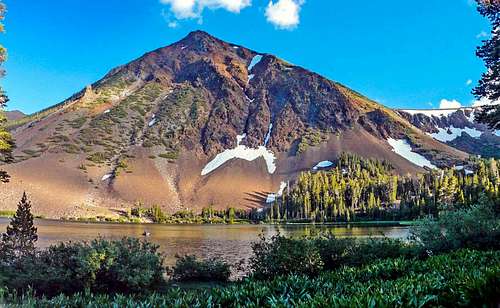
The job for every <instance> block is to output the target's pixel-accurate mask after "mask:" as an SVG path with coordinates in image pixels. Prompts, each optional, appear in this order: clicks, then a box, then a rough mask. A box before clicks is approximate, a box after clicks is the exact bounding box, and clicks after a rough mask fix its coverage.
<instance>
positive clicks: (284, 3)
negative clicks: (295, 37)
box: [266, 0, 304, 29]
mask: <svg viewBox="0 0 500 308" xmlns="http://www.w3.org/2000/svg"><path fill="white" fill-rule="evenodd" d="M302 4H304V1H303V0H278V2H276V3H274V2H273V1H272V0H271V1H269V4H268V5H267V7H266V18H267V21H268V22H270V23H272V24H273V25H275V26H276V27H277V28H280V29H293V28H295V27H297V25H298V24H299V23H300V17H299V13H300V8H301V5H302Z"/></svg>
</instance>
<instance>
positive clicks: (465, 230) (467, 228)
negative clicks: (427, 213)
mask: <svg viewBox="0 0 500 308" xmlns="http://www.w3.org/2000/svg"><path fill="white" fill-rule="evenodd" d="M411 234H412V239H413V240H414V241H415V242H417V243H419V244H420V245H421V246H422V247H423V249H425V250H427V251H429V252H432V253H442V252H447V251H451V250H455V249H459V248H472V249H500V220H499V219H498V218H497V217H496V214H495V209H494V207H493V205H491V204H488V203H486V202H484V201H483V202H482V203H480V204H478V205H474V206H472V207H470V208H468V209H462V210H456V211H446V212H443V213H441V214H440V217H439V220H434V219H430V218H428V219H424V220H421V221H419V222H418V223H417V224H416V225H415V226H414V227H413V228H412V230H411Z"/></svg>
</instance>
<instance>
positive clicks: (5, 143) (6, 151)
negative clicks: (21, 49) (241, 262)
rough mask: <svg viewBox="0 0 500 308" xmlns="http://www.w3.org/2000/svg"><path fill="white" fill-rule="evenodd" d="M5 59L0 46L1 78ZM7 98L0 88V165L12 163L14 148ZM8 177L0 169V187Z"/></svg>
mask: <svg viewBox="0 0 500 308" xmlns="http://www.w3.org/2000/svg"><path fill="white" fill-rule="evenodd" d="M5 11H6V8H5V4H4V3H3V2H1V1H0V33H3V32H4V26H3V23H2V22H1V21H3V19H4V15H5ZM6 59H7V49H5V47H3V46H2V45H0V72H1V74H0V77H3V75H4V74H5V71H4V69H3V67H1V66H2V65H3V62H4V61H5V60H6ZM8 101H9V98H8V97H7V95H6V94H5V92H4V90H3V89H2V87H0V163H8V162H12V161H13V157H12V149H13V148H14V139H13V138H12V135H11V134H10V133H9V132H8V131H7V128H6V126H5V124H6V122H7V118H6V117H5V114H4V108H5V106H6V105H7V102H8ZM9 179H10V176H9V175H8V174H7V172H6V171H4V170H1V169H0V185H1V184H2V183H7V182H9Z"/></svg>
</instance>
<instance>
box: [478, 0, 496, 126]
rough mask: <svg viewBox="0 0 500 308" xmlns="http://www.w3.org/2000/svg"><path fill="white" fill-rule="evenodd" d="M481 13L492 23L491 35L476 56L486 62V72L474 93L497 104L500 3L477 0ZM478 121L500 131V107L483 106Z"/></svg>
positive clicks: (484, 41)
mask: <svg viewBox="0 0 500 308" xmlns="http://www.w3.org/2000/svg"><path fill="white" fill-rule="evenodd" d="M476 2H477V9H478V11H479V13H480V14H481V15H482V16H484V17H486V18H487V19H488V21H489V22H490V23H491V35H490V36H489V39H487V40H483V41H482V42H483V45H482V46H480V47H478V49H477V51H476V55H477V56H478V57H479V58H481V59H482V60H483V61H484V64H485V66H486V72H484V73H483V74H482V76H481V80H479V84H478V85H477V86H476V87H475V88H474V90H473V91H472V92H473V94H474V95H475V96H476V98H477V99H478V100H482V99H487V100H488V101H491V102H495V101H497V100H498V99H499V98H500V87H499V86H498V80H499V78H500V61H498V50H499V49H500V33H499V31H498V27H499V25H500V13H499V12H500V2H498V1H489V0H488V1H486V0H476ZM476 120H477V121H479V122H481V123H485V124H487V125H488V126H489V127H490V128H491V129H500V105H498V104H496V105H495V104H492V105H485V106H482V108H481V111H480V112H479V114H478V115H476Z"/></svg>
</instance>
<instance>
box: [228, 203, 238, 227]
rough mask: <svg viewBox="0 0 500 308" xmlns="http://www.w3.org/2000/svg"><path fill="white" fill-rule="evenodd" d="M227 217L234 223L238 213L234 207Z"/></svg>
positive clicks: (229, 221)
mask: <svg viewBox="0 0 500 308" xmlns="http://www.w3.org/2000/svg"><path fill="white" fill-rule="evenodd" d="M227 217H228V223H229V224H234V218H235V217H236V214H235V212H234V208H232V207H230V208H229V210H228V214H227Z"/></svg>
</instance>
